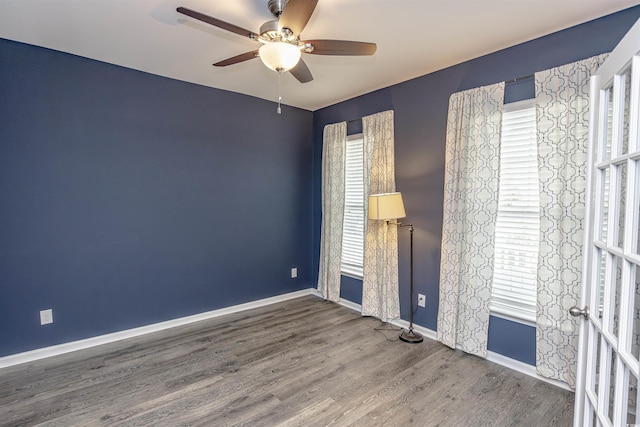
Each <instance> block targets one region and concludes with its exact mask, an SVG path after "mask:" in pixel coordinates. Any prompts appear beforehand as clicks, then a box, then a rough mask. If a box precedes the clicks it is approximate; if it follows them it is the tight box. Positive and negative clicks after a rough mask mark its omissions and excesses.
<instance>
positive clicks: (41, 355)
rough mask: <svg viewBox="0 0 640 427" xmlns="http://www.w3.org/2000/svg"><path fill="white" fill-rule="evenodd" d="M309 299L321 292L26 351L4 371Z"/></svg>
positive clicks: (7, 359)
mask: <svg viewBox="0 0 640 427" xmlns="http://www.w3.org/2000/svg"><path fill="white" fill-rule="evenodd" d="M306 295H317V291H316V290H315V289H303V290H300V291H295V292H290V293H287V294H282V295H277V296H274V297H270V298H264V299H260V300H257V301H251V302H247V303H244V304H238V305H233V306H231V307H225V308H220V309H218V310H212V311H207V312H204V313H199V314H194V315H192V316H186V317H180V318H178V319H172V320H167V321H166V322H160V323H154V324H152V325H147V326H141V327H138V328H133V329H127V330H124V331H119V332H113V333H111V334H106V335H100V336H97V337H92V338H87V339H83V340H79V341H72V342H68V343H63V344H58V345H54V346H51V347H44V348H38V349H36V350H31V351H26V352H24V353H17V354H11V355H9V356H4V357H0V369H2V368H7V367H9V366H14V365H19V364H22V363H28V362H33V361H36V360H39V359H45V358H47V357H52V356H57V355H60V354H65V353H70V352H72V351H76V350H83V349H86V348H90V347H96V346H99V345H102V344H108V343H112V342H115V341H120V340H124V339H127V338H133V337H138V336H140V335H146V334H150V333H152V332H158V331H162V330H165V329H170V328H175V327H176V326H183V325H187V324H189V323H194V322H199V321H201V320H207V319H213V318H215V317H220V316H224V315H227V314H232V313H238V312H241V311H245V310H250V309H252V308H258V307H263V306H265V305H271V304H275V303H278V302H282V301H287V300H290V299H294V298H300V297H303V296H306Z"/></svg>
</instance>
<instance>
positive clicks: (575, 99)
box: [535, 55, 607, 386]
mask: <svg viewBox="0 0 640 427" xmlns="http://www.w3.org/2000/svg"><path fill="white" fill-rule="evenodd" d="M606 56H607V55H600V56H596V57H592V58H588V59H585V60H583V61H578V62H574V63H572V64H567V65H563V66H560V67H557V68H553V69H550V70H545V71H541V72H539V73H536V76H535V80H536V120H537V123H536V125H537V129H538V130H537V132H538V136H537V139H538V171H539V176H540V252H539V256H538V309H537V314H536V316H537V327H536V368H537V371H538V373H539V374H540V375H542V376H545V377H547V378H553V379H556V380H560V381H565V382H567V383H568V384H569V385H572V386H573V385H574V383H575V375H576V373H575V369H576V361H577V354H578V352H577V349H578V320H577V319H575V318H573V317H571V316H569V315H568V310H569V308H570V307H571V306H573V305H577V304H578V302H579V299H580V282H581V280H582V274H581V272H582V243H583V242H582V239H583V237H582V236H583V231H584V210H585V205H584V204H585V194H586V193H585V191H586V177H587V169H586V168H587V143H588V139H589V134H588V132H589V78H590V77H591V75H592V74H593V73H595V72H596V70H597V69H598V67H599V66H600V65H601V64H602V63H603V62H604V60H605V59H606Z"/></svg>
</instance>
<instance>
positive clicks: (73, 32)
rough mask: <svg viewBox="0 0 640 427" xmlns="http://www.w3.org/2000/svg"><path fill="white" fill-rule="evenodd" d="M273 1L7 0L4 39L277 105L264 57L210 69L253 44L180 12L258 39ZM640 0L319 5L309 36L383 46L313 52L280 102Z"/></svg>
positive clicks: (327, 100) (401, 76) (361, 87)
mask: <svg viewBox="0 0 640 427" xmlns="http://www.w3.org/2000/svg"><path fill="white" fill-rule="evenodd" d="M267 2H268V0H0V37H1V38H6V39H10V40H17V41H21V42H25V43H30V44H34V45H38V46H44V47H48V48H51V49H56V50H60V51H63V52H69V53H73V54H76V55H80V56H84V57H87V58H93V59H97V60H100V61H104V62H108V63H112V64H117V65H121V66H124V67H129V68H133V69H136V70H142V71H146V72H149V73H153V74H158V75H161V76H166V77H171V78H174V79H178V80H184V81H187V82H192V83H197V84H201V85H205V86H210V87H215V88H220V89H225V90H230V91H233V92H239V93H244V94H247V95H251V96H256V97H259V98H264V99H268V100H277V97H278V75H277V73H275V72H273V71H270V70H268V69H267V68H266V67H265V66H264V65H262V63H261V62H260V60H259V59H254V60H250V61H247V62H244V63H241V64H236V65H232V66H229V67H225V68H217V67H213V66H212V65H211V64H212V63H214V62H217V61H220V60H222V59H225V58H227V57H231V56H234V55H238V54H240V53H244V52H247V51H250V50H253V49H255V48H256V47H257V45H256V44H255V42H252V41H251V40H249V39H245V38H243V37H241V36H237V35H235V34H232V33H228V32H226V31H224V30H221V29H218V28H215V27H212V26H209V25H207V24H204V23H202V22H199V21H196V20H193V19H191V18H189V17H186V16H184V15H182V14H180V13H178V12H176V7H178V6H185V7H188V8H190V9H194V10H197V11H199V12H202V13H205V14H208V15H211V16H214V17H216V18H218V19H221V20H223V21H227V22H230V23H232V24H235V25H238V26H240V27H244V28H246V29H248V30H252V31H254V32H258V30H259V28H260V25H262V23H264V22H265V21H267V20H270V19H272V16H271V14H270V13H269V11H268V9H267ZM638 3H639V2H638V1H637V0H439V1H436V0H384V1H383V0H320V1H319V2H318V6H317V7H316V10H315V12H314V14H313V16H312V17H311V20H310V21H309V23H308V25H307V27H306V28H305V30H304V31H303V33H302V36H303V37H302V38H303V39H342V40H356V41H368V42H374V43H377V45H378V51H377V52H376V54H375V55H374V56H372V57H332V56H319V55H304V60H305V62H306V63H307V65H308V66H309V68H310V70H311V72H312V73H313V76H314V80H313V81H312V82H310V83H306V84H301V83H299V82H298V81H297V80H295V79H294V78H293V77H292V76H290V75H283V76H282V97H283V102H284V103H285V104H288V105H293V106H296V107H300V108H304V109H307V110H312V111H313V110H316V109H319V108H322V107H325V106H328V105H332V104H335V103H336V102H339V101H343V100H345V99H349V98H352V97H354V96H357V95H361V94H364V93H367V92H371V91H373V90H376V89H380V88H383V87H387V86H390V85H393V84H395V83H399V82H402V81H405V80H409V79H411V78H414V77H418V76H421V75H424V74H427V73H430V72H433V71H436V70H439V69H442V68H446V67H448V66H450V65H454V64H457V63H460V62H462V61H465V60H468V59H472V58H475V57H478V56H481V55H484V54H487V53H491V52H494V51H497V50H500V49H503V48H506V47H509V46H513V45H515V44H518V43H522V42H524V41H527V40H532V39H534V38H537V37H540V36H543V35H546V34H549V33H552V32H554V31H558V30H561V29H564V28H568V27H571V26H573V25H576V24H580V23H582V22H586V21H589V20H592V19H595V18H598V17H600V16H603V15H607V14H610V13H613V12H616V11H619V10H622V9H626V8H628V7H631V6H635V5H637V4H638Z"/></svg>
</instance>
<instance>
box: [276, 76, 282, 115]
mask: <svg viewBox="0 0 640 427" xmlns="http://www.w3.org/2000/svg"><path fill="white" fill-rule="evenodd" d="M281 104H282V71H278V109H277V110H276V111H277V112H278V114H282V107H281V106H280V105H281Z"/></svg>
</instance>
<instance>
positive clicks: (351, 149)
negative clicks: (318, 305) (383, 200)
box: [341, 134, 364, 279]
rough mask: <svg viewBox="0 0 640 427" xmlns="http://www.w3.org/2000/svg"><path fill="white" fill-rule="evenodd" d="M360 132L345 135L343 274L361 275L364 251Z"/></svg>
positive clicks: (362, 157) (362, 175)
mask: <svg viewBox="0 0 640 427" xmlns="http://www.w3.org/2000/svg"><path fill="white" fill-rule="evenodd" d="M363 145H364V142H363V139H362V134H357V135H350V136H348V137H347V148H346V154H345V156H346V161H345V200H344V224H343V226H342V268H341V269H342V274H344V275H346V276H352V277H356V278H359V279H361V278H362V265H363V260H362V259H363V252H364V182H363V181H364V154H363Z"/></svg>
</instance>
